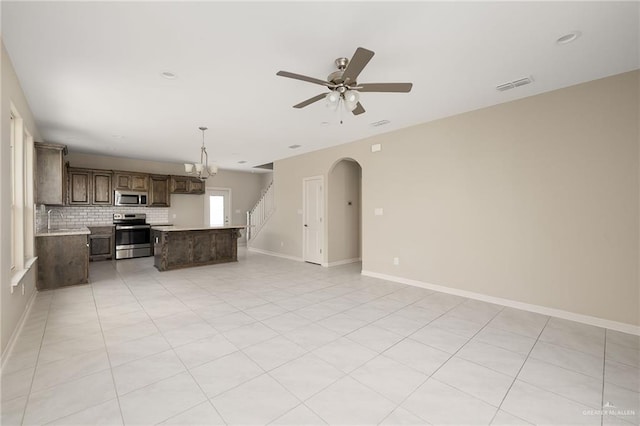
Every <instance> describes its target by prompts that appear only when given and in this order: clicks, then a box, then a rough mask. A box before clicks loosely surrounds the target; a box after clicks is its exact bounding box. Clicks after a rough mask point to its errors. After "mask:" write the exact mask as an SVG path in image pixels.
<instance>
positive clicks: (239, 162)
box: [238, 160, 246, 164]
mask: <svg viewBox="0 0 640 426" xmlns="http://www.w3.org/2000/svg"><path fill="white" fill-rule="evenodd" d="M244 163H246V161H245V160H241V161H238V164H244Z"/></svg>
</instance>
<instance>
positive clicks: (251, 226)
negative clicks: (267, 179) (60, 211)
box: [247, 181, 276, 242]
mask: <svg viewBox="0 0 640 426" xmlns="http://www.w3.org/2000/svg"><path fill="white" fill-rule="evenodd" d="M274 192H275V191H274V189H273V181H271V183H270V184H269V186H268V187H267V189H266V190H265V191H264V193H263V194H262V196H261V197H260V199H259V200H258V202H257V203H256V205H255V206H253V208H252V209H251V210H250V211H248V212H247V242H249V241H251V240H252V239H254V238H255V237H256V236H257V235H258V233H259V232H260V230H261V229H262V227H263V226H264V224H265V223H266V222H267V219H269V217H270V216H271V214H273V212H274V211H275V209H276V206H275V195H274Z"/></svg>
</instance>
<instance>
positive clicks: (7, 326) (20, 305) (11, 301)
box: [0, 43, 41, 354]
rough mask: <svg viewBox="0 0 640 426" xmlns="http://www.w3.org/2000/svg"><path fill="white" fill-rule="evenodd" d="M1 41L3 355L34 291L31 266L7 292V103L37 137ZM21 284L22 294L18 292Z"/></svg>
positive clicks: (0, 329) (0, 294)
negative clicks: (20, 279) (14, 108)
mask: <svg viewBox="0 0 640 426" xmlns="http://www.w3.org/2000/svg"><path fill="white" fill-rule="evenodd" d="M1 44H2V54H1V55H2V56H1V58H0V59H1V61H0V62H1V64H2V76H1V79H2V81H1V83H0V84H1V86H0V99H1V102H2V105H1V107H0V109H1V111H2V119H1V120H2V125H1V129H2V130H1V137H2V144H1V147H0V175H1V176H2V179H0V199H1V200H2V202H0V271H2V272H0V273H1V274H2V279H1V286H2V288H1V289H0V298H1V299H2V300H1V301H0V304H1V313H0V322H1V325H0V333H1V336H0V344H1V353H3V354H4V352H5V349H6V348H7V344H8V342H9V339H10V338H11V334H12V333H13V332H14V330H15V328H16V326H17V325H18V322H19V320H20V317H21V316H22V314H23V313H24V311H25V308H26V306H27V302H28V301H29V298H30V297H31V296H32V295H33V294H34V292H35V268H33V269H32V270H31V271H30V272H29V273H28V274H26V275H25V277H24V278H23V279H22V282H21V284H20V285H19V286H18V287H16V291H14V293H13V294H11V162H10V153H11V149H10V142H9V140H10V128H9V115H10V114H9V112H10V104H11V103H13V105H14V106H15V107H16V109H17V110H18V112H19V113H20V116H21V118H22V119H23V120H24V125H25V127H26V128H27V130H28V131H29V133H31V135H32V136H33V137H34V139H35V140H41V139H40V134H39V132H38V129H37V128H36V126H35V121H34V119H33V115H32V114H31V109H30V108H29V104H28V103H27V100H26V98H25V96H24V93H23V92H22V88H21V87H20V82H19V81H18V77H17V76H16V73H15V70H14V69H13V65H12V64H11V59H10V58H9V55H8V54H7V51H6V50H5V47H4V43H1ZM22 286H24V294H22V288H21V287H22Z"/></svg>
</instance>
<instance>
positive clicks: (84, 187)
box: [67, 167, 113, 206]
mask: <svg viewBox="0 0 640 426" xmlns="http://www.w3.org/2000/svg"><path fill="white" fill-rule="evenodd" d="M67 176H68V187H69V188H68V190H67V193H68V196H69V199H68V204H69V205H72V206H78V205H85V206H89V205H94V206H95V205H105V206H110V205H113V190H112V186H111V176H112V174H111V172H110V171H108V170H90V169H77V168H71V167H70V168H69V169H68V171H67Z"/></svg>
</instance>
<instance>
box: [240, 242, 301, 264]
mask: <svg viewBox="0 0 640 426" xmlns="http://www.w3.org/2000/svg"><path fill="white" fill-rule="evenodd" d="M247 249H248V250H249V251H252V252H254V253H260V254H266V255H267V256H274V257H281V258H283V259H289V260H295V261H296V262H302V258H301V257H295V256H289V255H288V254H282V253H276V252H275V251H268V250H262V249H258V248H255V247H251V246H247Z"/></svg>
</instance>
